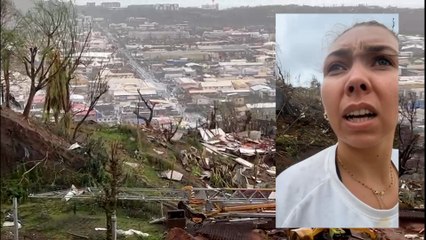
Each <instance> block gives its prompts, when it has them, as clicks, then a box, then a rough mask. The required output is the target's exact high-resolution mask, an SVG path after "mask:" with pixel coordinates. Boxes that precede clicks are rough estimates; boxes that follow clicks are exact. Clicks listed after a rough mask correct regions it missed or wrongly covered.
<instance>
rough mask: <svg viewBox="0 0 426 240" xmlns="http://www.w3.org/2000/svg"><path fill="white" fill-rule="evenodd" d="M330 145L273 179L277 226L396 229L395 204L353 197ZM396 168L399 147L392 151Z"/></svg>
mask: <svg viewBox="0 0 426 240" xmlns="http://www.w3.org/2000/svg"><path fill="white" fill-rule="evenodd" d="M336 147H337V145H333V146H331V147H329V148H327V149H325V150H323V151H321V152H319V153H317V154H315V155H314V156H312V157H310V158H308V159H306V160H304V161H301V162H299V163H297V164H295V165H293V166H291V167H289V168H288V169H286V170H285V171H283V172H282V173H281V174H279V175H278V177H277V179H276V227H277V228H298V227H317V228H320V227H321V228H398V224H399V223H398V204H396V205H395V206H394V207H393V208H392V209H387V210H379V209H375V208H372V207H370V206H368V205H367V204H365V203H364V202H362V201H361V200H359V199H358V198H357V197H356V196H354V195H353V194H352V193H351V192H350V191H349V190H348V189H347V188H346V187H345V185H343V183H342V182H341V181H340V179H339V177H338V175H337V172H336V163H335V153H336ZM392 162H393V164H394V165H395V167H396V168H397V169H398V150H396V149H394V150H392Z"/></svg>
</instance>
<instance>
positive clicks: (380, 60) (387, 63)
mask: <svg viewBox="0 0 426 240" xmlns="http://www.w3.org/2000/svg"><path fill="white" fill-rule="evenodd" d="M374 65H377V66H392V62H391V61H389V60H388V59H387V58H385V57H377V58H376V59H375V60H374Z"/></svg>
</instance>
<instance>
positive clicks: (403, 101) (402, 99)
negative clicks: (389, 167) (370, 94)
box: [397, 92, 420, 176]
mask: <svg viewBox="0 0 426 240" xmlns="http://www.w3.org/2000/svg"><path fill="white" fill-rule="evenodd" d="M416 103H417V96H416V93H415V92H408V94H407V95H406V96H404V95H402V94H400V96H399V117H400V120H399V123H398V126H397V133H398V141H399V175H400V176H402V175H403V174H404V173H405V172H406V171H407V170H408V169H407V167H406V165H407V162H408V160H410V159H411V158H412V157H413V154H414V153H415V151H416V150H417V142H418V140H419V137H420V135H419V134H416V133H415V132H414V122H415V120H416V114H417V106H416Z"/></svg>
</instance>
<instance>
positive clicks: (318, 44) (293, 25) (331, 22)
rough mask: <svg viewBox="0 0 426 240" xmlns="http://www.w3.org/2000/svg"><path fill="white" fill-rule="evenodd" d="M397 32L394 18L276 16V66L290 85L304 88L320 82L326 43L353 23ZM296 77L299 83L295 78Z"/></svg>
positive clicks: (333, 15)
mask: <svg viewBox="0 0 426 240" xmlns="http://www.w3.org/2000/svg"><path fill="white" fill-rule="evenodd" d="M393 19H395V26H394V31H395V32H398V29H399V21H398V14H277V15H276V17H275V20H276V25H275V27H276V51H277V64H278V66H280V68H281V71H282V72H289V73H290V75H291V76H292V80H291V81H292V83H293V84H294V85H297V86H308V85H309V82H310V80H311V79H312V76H313V75H315V76H316V78H317V79H318V80H319V81H320V82H322V78H323V77H322V75H323V74H322V62H323V59H324V57H325V54H326V52H327V48H328V46H329V43H330V42H331V41H332V40H334V38H335V37H336V36H337V35H338V34H339V33H341V32H343V30H345V29H346V28H347V27H350V26H352V25H353V24H354V23H357V22H362V21H368V20H376V21H378V22H380V23H383V24H384V25H386V26H387V27H388V28H389V29H392V25H393ZM299 74H300V81H299V80H298V76H299Z"/></svg>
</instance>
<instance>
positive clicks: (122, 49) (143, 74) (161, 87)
mask: <svg viewBox="0 0 426 240" xmlns="http://www.w3.org/2000/svg"><path fill="white" fill-rule="evenodd" d="M98 27H99V28H100V29H102V31H103V32H104V34H105V35H107V37H108V38H109V39H111V40H112V41H113V42H115V43H118V44H119V45H120V46H118V52H119V53H121V54H123V55H124V56H126V58H127V60H128V63H129V64H130V66H132V68H133V70H135V72H136V73H137V75H139V77H140V78H141V79H143V80H144V81H145V82H146V83H147V84H149V85H151V86H154V87H155V89H157V91H160V93H161V95H162V96H163V97H164V98H166V99H169V98H170V93H169V92H168V91H167V88H166V84H164V83H161V82H159V81H158V80H157V79H156V78H155V77H154V75H152V73H150V72H148V71H146V70H145V69H144V68H143V67H142V66H141V65H139V63H138V62H137V61H136V60H135V59H134V58H133V56H132V55H131V54H130V53H129V51H127V50H126V46H125V43H124V42H122V41H121V40H120V39H118V38H117V37H115V36H114V35H113V34H112V33H111V32H109V30H108V29H107V28H104V27H102V26H100V25H98Z"/></svg>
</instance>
